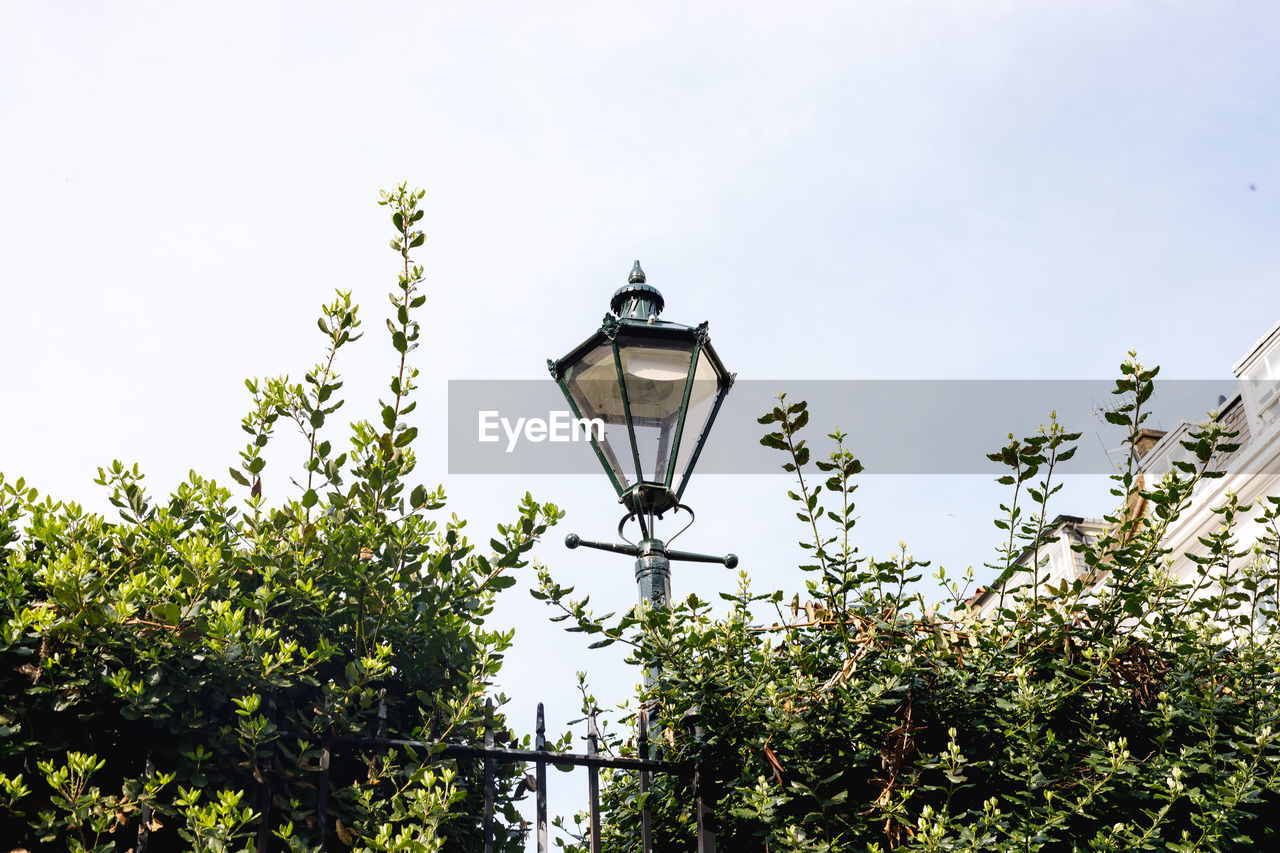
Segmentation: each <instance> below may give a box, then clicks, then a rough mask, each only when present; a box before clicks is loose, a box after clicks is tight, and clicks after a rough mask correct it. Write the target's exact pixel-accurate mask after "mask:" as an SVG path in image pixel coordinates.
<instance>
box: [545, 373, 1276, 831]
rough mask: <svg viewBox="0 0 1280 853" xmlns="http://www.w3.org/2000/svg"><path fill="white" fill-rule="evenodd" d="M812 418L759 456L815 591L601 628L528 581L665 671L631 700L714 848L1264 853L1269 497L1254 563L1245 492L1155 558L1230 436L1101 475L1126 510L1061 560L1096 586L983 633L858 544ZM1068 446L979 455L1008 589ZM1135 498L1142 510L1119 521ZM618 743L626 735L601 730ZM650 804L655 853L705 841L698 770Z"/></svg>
mask: <svg viewBox="0 0 1280 853" xmlns="http://www.w3.org/2000/svg"><path fill="white" fill-rule="evenodd" d="M1155 373H1156V371H1155V370H1147V369H1144V368H1143V367H1142V366H1141V365H1139V364H1137V363H1136V362H1135V361H1132V360H1131V361H1129V362H1127V363H1126V364H1125V365H1124V366H1123V373H1122V377H1121V379H1120V380H1119V381H1118V382H1117V388H1116V393H1117V394H1122V395H1124V396H1125V399H1126V400H1127V401H1128V402H1126V403H1125V404H1124V405H1123V406H1121V407H1120V408H1119V409H1118V410H1117V411H1116V412H1114V413H1112V419H1113V420H1117V421H1118V422H1121V423H1123V424H1124V425H1126V426H1127V428H1128V433H1129V442H1130V443H1131V444H1133V443H1134V442H1136V441H1137V434H1138V431H1139V429H1140V427H1141V425H1142V423H1143V420H1144V419H1145V414H1144V412H1143V404H1144V403H1145V402H1146V401H1147V400H1148V399H1149V398H1150V395H1151V392H1152V387H1153V385H1152V380H1153V378H1154V376H1155ZM808 420H809V412H808V409H807V407H806V405H805V404H804V403H803V402H800V403H788V402H787V401H786V400H785V398H783V399H781V400H780V401H779V405H778V406H777V407H776V408H775V409H773V411H771V412H769V413H768V414H766V415H765V416H764V417H763V418H761V423H762V424H766V425H767V426H768V427H769V429H770V432H769V433H768V434H767V435H766V436H765V438H764V439H763V443H765V444H766V445H768V446H771V447H775V448H777V449H779V450H780V451H781V452H782V453H784V454H785V456H786V460H787V461H786V462H785V464H784V468H785V469H786V470H787V471H788V472H791V473H792V474H794V475H795V476H796V478H797V486H796V490H795V491H793V492H792V493H791V497H792V498H793V499H794V500H795V501H796V505H797V509H798V513H797V515H798V517H799V520H800V521H801V522H802V524H803V527H804V529H805V531H806V541H805V542H803V543H802V545H803V546H804V547H805V548H806V550H807V552H808V554H809V555H810V556H811V559H810V560H809V561H808V564H807V565H805V566H804V567H803V568H804V569H805V571H807V572H808V573H810V575H811V579H810V580H809V581H808V582H807V584H806V589H805V592H804V593H803V594H798V595H789V594H786V593H784V592H782V591H771V592H764V593H757V592H755V591H753V590H752V588H751V586H750V584H749V581H748V579H747V576H746V574H745V573H743V574H742V575H741V581H740V585H739V587H738V589H737V591H736V592H734V593H732V594H730V593H722V594H721V597H722V598H724V599H726V600H727V601H728V602H729V606H728V611H727V613H724V614H722V615H717V614H716V613H715V612H713V609H712V607H711V605H710V604H709V603H707V602H705V601H701V600H699V599H698V598H697V597H695V596H689V597H688V598H686V599H685V600H683V601H681V602H677V603H676V604H675V605H674V606H673V607H672V608H671V609H669V610H650V611H647V612H641V611H638V610H637V611H635V612H632V613H628V614H625V615H623V616H622V617H621V618H618V619H615V618H613V617H611V616H610V617H597V616H595V615H593V614H592V613H591V612H590V611H589V610H587V609H586V608H585V607H583V606H582V604H581V603H578V602H575V601H574V600H573V599H572V598H571V597H570V592H571V591H570V590H567V589H564V588H563V587H560V586H559V585H558V584H556V583H555V581H554V580H553V579H552V577H551V576H550V575H549V574H548V573H546V572H545V571H544V572H543V573H542V575H541V580H542V584H541V588H540V590H539V591H537V595H538V597H541V598H545V599H546V600H547V601H548V602H549V603H550V604H551V605H552V606H553V607H556V608H558V609H559V610H560V617H563V618H568V619H569V620H570V621H571V624H572V625H573V628H574V629H576V630H581V631H585V632H586V633H588V634H593V635H596V637H597V642H598V643H601V642H604V643H607V642H610V641H617V642H624V643H627V644H629V645H630V646H631V648H632V660H633V661H634V662H635V663H637V664H649V663H650V662H653V661H657V662H660V664H661V667H662V671H661V678H660V680H659V681H658V682H657V684H656V685H655V686H654V687H653V689H652V691H651V692H650V693H649V694H648V695H646V696H645V698H644V701H645V702H646V703H648V704H649V707H651V708H652V709H653V713H654V714H656V717H657V719H658V720H660V721H662V722H663V724H664V728H665V731H663V733H662V734H661V735H659V736H657V737H655V740H656V741H657V742H658V743H659V745H660V746H661V749H662V752H663V757H664V758H668V759H673V760H677V761H686V762H691V763H696V764H697V765H699V766H700V767H701V772H702V775H703V778H704V780H705V781H706V784H707V785H708V788H707V794H708V796H709V797H710V799H711V800H713V801H714V811H715V815H716V817H717V821H718V826H717V834H718V839H717V841H718V844H719V848H720V849H723V850H733V851H739V850H742V851H748V850H772V851H784V850H785V851H807V852H808V853H817V852H818V851H852V850H859V851H860V850H885V849H900V850H929V851H937V850H1007V851H1013V850H1018V851H1032V850H1155V849H1169V850H1180V851H1191V850H1219V849H1271V848H1270V845H1271V844H1275V843H1276V838H1277V833H1278V832H1280V829H1278V826H1280V825H1278V824H1277V823H1276V820H1275V813H1276V810H1277V808H1278V807H1280V744H1278V743H1277V738H1276V735H1277V714H1278V713H1280V708H1278V706H1277V703H1276V701H1275V692H1276V688H1277V673H1278V666H1277V662H1278V660H1280V656H1278V654H1277V652H1278V651H1280V634H1278V633H1277V619H1276V617H1277V604H1278V603H1280V587H1278V585H1277V580H1278V579H1280V552H1278V550H1277V537H1276V535H1275V533H1276V526H1277V517H1278V516H1280V498H1274V497H1273V498H1267V499H1266V500H1265V501H1263V502H1262V504H1261V505H1260V506H1259V507H1258V508H1257V510H1256V511H1257V512H1259V513H1261V519H1262V520H1263V522H1264V524H1265V525H1266V527H1267V528H1268V529H1269V530H1270V531H1271V534H1270V535H1269V536H1267V537H1264V539H1263V541H1262V542H1261V543H1259V545H1258V546H1257V548H1255V549H1254V550H1253V551H1252V553H1249V552H1246V551H1245V550H1244V549H1241V548H1240V547H1239V545H1238V543H1237V542H1236V540H1235V538H1234V535H1233V530H1234V528H1235V526H1236V525H1237V524H1238V523H1239V522H1240V520H1241V519H1243V518H1244V517H1245V516H1246V514H1247V513H1250V512H1253V511H1255V510H1254V509H1253V508H1251V507H1247V506H1244V505H1241V504H1240V503H1239V502H1238V501H1237V500H1236V499H1235V498H1229V499H1228V500H1227V503H1226V504H1225V505H1224V506H1222V507H1219V508H1217V510H1216V512H1217V513H1218V515H1219V516H1220V520H1221V529H1220V530H1219V531H1218V532H1217V533H1216V534H1214V535H1212V536H1208V537H1205V538H1204V539H1203V540H1202V544H1203V545H1204V547H1205V549H1206V553H1205V554H1204V555H1201V556H1199V557H1197V562H1198V563H1199V565H1200V569H1201V574H1200V576H1199V577H1198V578H1196V579H1194V580H1193V581H1191V582H1180V581H1178V580H1176V579H1175V578H1174V577H1172V576H1171V574H1170V573H1169V572H1168V570H1167V566H1168V562H1169V561H1168V557H1169V554H1168V550H1167V549H1166V548H1165V546H1164V545H1163V542H1164V539H1165V533H1166V531H1167V530H1168V529H1169V525H1170V524H1172V523H1173V522H1174V521H1175V520H1176V519H1177V518H1178V517H1179V516H1180V514H1181V513H1182V512H1183V511H1185V510H1186V508H1187V507H1188V505H1189V503H1190V500H1191V494H1192V491H1193V489H1194V488H1195V486H1196V484H1197V483H1198V482H1200V481H1201V480H1203V479H1205V478H1209V477H1213V476H1215V473H1214V472H1213V471H1212V470H1210V464H1209V463H1210V460H1211V459H1212V457H1213V456H1214V454H1215V453H1216V452H1219V451H1224V450H1230V449H1232V446H1231V445H1230V444H1229V441H1230V438H1231V437H1232V434H1230V433H1225V432H1224V431H1223V428H1222V427H1221V425H1219V424H1217V423H1210V424H1208V425H1207V426H1205V427H1203V428H1202V429H1201V430H1200V431H1199V432H1198V433H1196V434H1195V435H1194V436H1193V437H1192V438H1191V440H1190V441H1188V442H1186V447H1187V448H1188V449H1189V450H1190V451H1191V452H1192V453H1193V455H1194V459H1195V460H1196V461H1195V462H1192V463H1185V464H1182V465H1180V466H1179V467H1178V469H1177V470H1175V471H1174V472H1173V473H1172V474H1171V475H1170V476H1169V477H1167V478H1166V479H1164V480H1163V481H1162V482H1160V483H1159V484H1157V485H1154V486H1152V487H1150V488H1147V487H1145V486H1143V485H1142V481H1141V478H1140V477H1139V476H1138V472H1137V470H1136V468H1135V466H1134V464H1133V463H1132V461H1131V462H1130V464H1129V466H1128V467H1127V469H1126V470H1124V471H1121V472H1120V473H1118V474H1116V475H1115V477H1114V489H1113V494H1115V495H1116V496H1117V497H1118V498H1120V499H1122V500H1123V502H1124V503H1123V507H1122V509H1121V510H1118V511H1117V512H1116V513H1115V514H1113V515H1112V516H1109V517H1108V518H1107V521H1108V522H1109V524H1110V527H1109V532H1108V533H1107V534H1106V535H1105V536H1103V537H1102V538H1101V539H1100V541H1098V542H1096V543H1093V544H1083V545H1079V546H1075V547H1076V549H1077V550H1078V551H1079V552H1081V554H1082V556H1083V558H1084V560H1085V562H1086V563H1087V565H1088V566H1089V568H1090V576H1089V582H1086V580H1083V579H1082V580H1076V581H1075V582H1074V583H1071V584H1063V585H1061V586H1059V587H1056V588H1053V589H1048V588H1047V587H1046V586H1045V584H1043V583H1031V584H1027V585H1025V586H1023V587H1022V588H1021V590H1019V591H1018V592H1011V593H1010V594H1009V595H1008V596H1006V597H1004V599H1003V600H1002V602H1001V607H1000V609H999V611H998V614H997V618H994V619H991V620H979V619H977V618H975V616H974V614H973V612H972V610H970V609H969V608H968V607H967V606H966V600H967V598H968V594H969V592H968V582H969V581H971V580H972V574H971V573H969V577H968V579H967V580H966V581H964V582H962V581H960V580H952V579H948V578H947V577H946V575H945V573H942V572H941V571H939V573H938V574H937V575H935V577H937V578H938V580H939V581H940V583H941V588H942V590H943V593H944V595H945V597H946V599H947V601H946V602H944V603H943V604H941V605H939V604H933V603H931V602H929V601H927V600H926V599H925V598H924V597H923V595H922V594H921V593H920V592H919V585H918V582H919V581H920V580H921V578H922V575H923V574H924V570H925V569H926V567H927V566H928V563H926V562H921V561H917V560H916V559H915V558H914V557H912V556H911V555H910V554H908V553H907V551H906V548H905V546H903V548H902V550H901V551H900V552H899V553H898V554H897V555H895V556H893V557H891V558H889V559H873V558H870V557H866V556H862V555H861V554H859V552H858V550H857V548H856V546H855V545H854V544H853V540H852V534H853V531H854V519H855V515H854V504H853V493H854V490H855V483H854V477H855V475H856V474H857V473H858V472H859V470H860V469H861V466H860V465H859V464H858V462H857V460H856V459H855V458H854V456H853V455H852V454H851V453H850V452H849V451H848V449H847V448H846V447H845V445H844V440H845V437H844V436H843V435H841V434H840V433H838V432H837V433H833V434H832V435H831V436H830V439H831V440H832V442H833V445H834V447H833V449H832V451H831V452H830V453H829V454H828V455H827V456H826V457H825V458H824V459H822V460H820V461H812V462H811V459H810V450H809V448H808V446H807V444H806V442H805V440H804V438H803V437H802V436H803V429H804V428H805V426H806V424H807V422H808ZM1077 437H1078V436H1076V435H1072V434H1068V433H1066V432H1065V431H1064V430H1063V429H1062V428H1061V427H1060V426H1059V425H1058V424H1057V423H1056V420H1055V421H1054V422H1053V423H1051V424H1050V426H1049V427H1047V428H1045V429H1042V430H1041V431H1040V432H1039V433H1038V434H1036V435H1034V436H1031V437H1028V438H1025V439H1020V440H1015V439H1013V437H1012V436H1011V437H1010V441H1009V443H1008V444H1007V445H1006V446H1005V447H1003V448H1002V449H1001V450H1000V451H998V452H997V453H994V454H992V455H991V458H992V459H993V460H995V461H998V462H1001V463H1002V464H1004V465H1005V466H1007V469H1008V470H1007V473H1006V474H1005V475H1004V476H1002V477H1001V482H1002V483H1005V484H1007V485H1008V486H1010V487H1011V488H1012V490H1013V498H1012V499H1011V500H1010V501H1009V503H1008V504H1007V505H1004V506H1002V507H1001V510H1002V513H1003V515H1002V517H1001V518H1000V519H998V520H997V522H996V523H997V526H998V527H999V528H1000V529H1001V531H1002V535H1003V536H1005V537H1006V540H1005V542H1004V544H1003V545H1002V546H1001V548H1000V551H999V559H998V560H997V561H996V563H995V564H994V568H996V569H997V570H998V571H999V572H1001V573H1002V574H1003V575H1004V576H1006V577H1008V576H1011V575H1012V573H1013V572H1016V571H1022V570H1026V571H1031V572H1036V573H1038V572H1039V568H1038V563H1039V559H1038V551H1037V549H1038V547H1040V546H1042V545H1044V544H1046V543H1047V542H1048V541H1049V539H1048V533H1047V530H1048V528H1049V525H1048V524H1047V522H1046V519H1047V518H1048V516H1047V515H1046V507H1047V504H1048V502H1049V500H1050V498H1051V496H1052V495H1053V493H1054V492H1055V491H1057V489H1058V486H1056V485H1055V482H1054V480H1053V476H1054V473H1055V471H1056V468H1057V466H1058V464H1060V463H1061V462H1062V461H1064V460H1066V459H1068V458H1069V457H1070V454H1071V453H1072V452H1073V451H1072V450H1071V442H1072V441H1074V440H1075V439H1076V438H1077ZM815 469H816V473H815ZM1139 496H1141V497H1143V498H1145V499H1146V500H1147V501H1148V502H1149V504H1150V506H1152V507H1153V510H1152V511H1151V512H1149V513H1145V514H1142V515H1139V514H1136V513H1134V512H1132V511H1131V510H1130V508H1131V507H1132V506H1133V505H1135V504H1136V499H1137V498H1138V497H1139ZM827 507H829V509H828V508H827ZM1025 549H1031V550H1032V551H1033V552H1035V554H1036V559H1033V560H1032V561H1031V563H1030V565H1029V566H1027V567H1025V569H1024V568H1022V567H1019V566H1018V565H1016V564H1015V560H1016V558H1017V557H1018V555H1019V554H1021V553H1022V552H1023V551H1024V550H1025ZM1037 580H1038V578H1037ZM1094 581H1097V583H1094ZM766 614H770V615H766ZM762 617H763V618H762ZM612 748H613V749H615V750H617V751H622V752H626V751H628V750H631V749H633V748H634V747H633V746H632V745H631V744H630V743H629V742H622V741H621V740H620V739H617V738H615V739H614V740H613V744H612ZM605 797H606V802H607V804H608V807H609V814H610V820H609V822H608V823H607V825H606V827H605V847H606V849H610V850H619V851H621V850H637V849H638V844H637V841H636V839H637V838H638V836H639V832H638V829H637V827H638V812H639V808H638V807H639V805H640V803H641V798H640V796H639V794H638V791H637V789H636V782H635V779H634V777H633V776H631V775H630V774H622V773H618V774H614V775H613V776H611V777H610V784H609V786H608V788H607V790H606V794H605ZM648 802H649V804H650V805H651V807H652V808H653V810H654V814H655V819H654V820H655V827H656V831H657V838H658V842H657V845H656V849H660V850H664V851H668V850H692V849H694V834H693V826H692V809H691V802H692V794H691V792H690V790H689V788H688V784H687V782H681V781H678V780H673V779H672V777H667V776H660V777H657V778H656V779H655V781H654V787H653V791H652V793H651V794H650V795H649V796H648ZM568 846H569V848H570V849H585V846H583V845H582V844H581V843H579V842H575V841H573V840H572V839H570V841H569V843H568Z"/></svg>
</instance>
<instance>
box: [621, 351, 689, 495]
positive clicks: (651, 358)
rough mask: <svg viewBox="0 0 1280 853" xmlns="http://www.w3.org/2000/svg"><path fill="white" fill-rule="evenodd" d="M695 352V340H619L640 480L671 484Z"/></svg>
mask: <svg viewBox="0 0 1280 853" xmlns="http://www.w3.org/2000/svg"><path fill="white" fill-rule="evenodd" d="M693 348H694V343H693V341H692V340H653V339H652V338H644V337H640V336H632V335H619V336H618V357H619V360H620V361H621V362H622V375H623V378H624V379H625V381H626V383H627V402H628V403H629V404H630V406H631V424H632V426H633V428H634V429H635V437H636V448H637V450H638V451H639V454H640V478H641V479H643V480H645V481H648V482H650V483H665V482H666V480H667V465H668V463H669V462H670V460H671V451H672V446H671V445H672V442H673V441H674V440H675V431H676V424H677V422H678V421H679V418H680V407H681V405H682V404H683V403H684V389H685V385H687V384H688V381H689V361H690V359H691V358H692V356H693Z"/></svg>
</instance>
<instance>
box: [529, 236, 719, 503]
mask: <svg viewBox="0 0 1280 853" xmlns="http://www.w3.org/2000/svg"><path fill="white" fill-rule="evenodd" d="M610 308H611V309H612V313H610V314H606V315H605V318H604V322H603V323H601V325H600V329H599V330H598V331H597V332H596V333H595V334H594V335H592V336H591V337H589V338H587V340H585V341H583V342H582V343H581V344H580V345H579V346H577V347H575V348H574V349H573V351H572V352H570V353H569V354H568V355H566V356H565V357H564V358H561V359H559V360H558V361H554V360H550V359H549V360H548V361H547V367H548V368H549V369H550V371H551V375H552V376H553V377H554V378H555V380H556V383H557V384H558V385H559V386H560V390H561V391H563V392H564V396H565V399H566V400H567V401H568V402H569V406H570V408H571V409H572V410H573V415H574V417H575V418H577V419H578V420H579V421H580V422H581V421H582V420H583V419H587V420H594V421H597V423H599V424H603V429H602V430H601V429H599V428H595V429H588V433H589V434H590V439H591V445H592V447H593V449H594V450H595V452H596V456H597V457H599V459H600V463H601V464H602V465H603V466H604V469H605V472H606V473H607V474H608V475H609V479H610V481H611V482H612V483H613V486H614V488H615V489H616V490H617V492H618V499H619V500H620V501H621V502H622V503H623V504H624V505H625V506H626V508H627V510H628V511H629V512H632V513H636V514H638V515H641V516H649V517H650V518H651V517H653V516H659V517H660V516H661V515H662V514H663V513H664V512H666V511H667V510H670V509H673V508H674V507H676V506H679V505H680V502H681V496H682V495H683V494H684V490H685V487H686V486H687V485H688V483H689V476H690V475H691V474H692V473H693V467H694V465H695V464H697V461H698V456H699V455H700V454H701V453H702V448H703V445H704V444H705V443H706V440H707V436H708V434H709V433H710V431H711V425H712V424H713V423H714V422H715V419H716V413H717V412H719V411H720V405H721V403H723V402H724V398H725V395H726V394H728V392H729V388H730V387H731V386H732V385H733V374H731V373H729V372H728V371H727V370H725V367H724V364H723V363H721V361H720V358H719V356H717V355H716V351H715V349H713V348H712V346H711V340H710V337H709V336H708V332H707V324H706V323H702V324H700V325H698V326H696V327H691V326H682V325H680V324H679V323H670V322H667V321H665V320H659V319H658V315H659V314H660V313H661V312H662V308H663V299H662V294H661V293H659V292H658V291H657V289H656V288H654V287H652V286H651V285H648V284H646V283H645V275H644V270H642V269H641V268H640V262H639V261H636V263H635V266H634V267H632V270H631V276H630V278H629V280H628V283H627V285H626V286H625V287H622V288H620V289H619V290H618V291H617V293H615V294H614V295H613V300H612V301H611V303H610Z"/></svg>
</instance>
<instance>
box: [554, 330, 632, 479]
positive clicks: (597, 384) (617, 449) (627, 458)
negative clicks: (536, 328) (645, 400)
mask: <svg viewBox="0 0 1280 853" xmlns="http://www.w3.org/2000/svg"><path fill="white" fill-rule="evenodd" d="M563 381H564V387H565V388H566V389H567V390H568V392H569V396H570V397H572V398H573V402H574V403H576V404H577V406H578V412H579V413H580V414H581V415H582V417H584V418H592V419H595V418H599V419H600V420H601V421H602V422H603V423H604V437H603V438H602V439H599V440H596V438H595V436H596V432H597V431H596V430H594V429H592V430H590V432H591V436H592V440H593V441H594V442H595V444H596V446H597V447H599V448H600V452H601V453H602V454H603V455H604V458H605V462H606V463H607V464H608V465H609V467H610V468H611V469H612V471H613V476H614V478H615V479H616V480H617V481H618V485H619V486H620V487H621V488H622V489H624V490H625V489H626V488H627V487H628V486H629V485H630V484H631V483H633V482H635V471H634V469H635V462H634V459H633V456H632V453H631V439H630V437H629V436H628V435H627V418H626V413H625V412H624V410H623V407H622V393H621V392H620V391H619V390H618V368H617V365H615V364H614V361H613V346H612V345H611V344H609V343H608V342H606V343H603V344H601V345H599V346H597V347H595V348H594V349H591V350H589V351H588V352H587V353H586V355H584V356H582V358H580V359H578V360H577V361H575V362H573V363H572V364H569V365H566V367H565V371H564V379H563Z"/></svg>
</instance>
